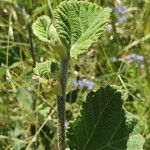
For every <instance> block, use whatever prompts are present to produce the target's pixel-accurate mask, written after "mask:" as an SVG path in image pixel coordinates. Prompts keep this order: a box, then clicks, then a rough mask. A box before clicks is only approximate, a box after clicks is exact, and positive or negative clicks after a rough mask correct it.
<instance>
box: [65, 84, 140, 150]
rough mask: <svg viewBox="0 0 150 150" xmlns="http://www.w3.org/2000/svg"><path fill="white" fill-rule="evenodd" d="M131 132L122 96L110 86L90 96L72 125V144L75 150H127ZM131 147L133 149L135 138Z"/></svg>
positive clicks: (69, 139)
mask: <svg viewBox="0 0 150 150" xmlns="http://www.w3.org/2000/svg"><path fill="white" fill-rule="evenodd" d="M128 122H130V121H129V120H128ZM130 132H131V127H130V129H129V128H128V125H127V122H126V117H125V112H124V110H123V108H122V99H121V94H120V93H118V92H117V91H116V90H114V89H113V88H111V87H110V86H107V87H106V88H104V89H103V88H102V89H99V90H98V91H97V92H95V93H94V92H91V93H89V94H88V96H87V99H86V102H84V103H83V105H82V110H81V116H79V117H77V119H75V121H73V122H72V123H70V125H69V128H68V131H67V137H68V145H69V147H70V149H71V150H73V149H75V150H101V149H102V150H114V149H119V150H126V149H127V142H128V139H129V134H130ZM141 143H142V142H141ZM128 147H130V148H131V147H132V137H131V139H130V142H129V143H128ZM136 147H138V145H136ZM141 147H142V146H141ZM129 150H130V149H129ZM132 150H133V149H132ZM136 150H141V149H136Z"/></svg>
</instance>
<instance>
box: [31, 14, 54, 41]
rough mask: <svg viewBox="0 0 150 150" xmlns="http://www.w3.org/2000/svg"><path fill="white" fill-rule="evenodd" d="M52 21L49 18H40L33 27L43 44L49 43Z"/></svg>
mask: <svg viewBox="0 0 150 150" xmlns="http://www.w3.org/2000/svg"><path fill="white" fill-rule="evenodd" d="M50 26H51V20H50V18H49V17H48V16H41V17H39V18H38V19H37V20H36V21H35V22H34V23H33V25H32V29H33V33H34V34H35V35H36V36H37V37H38V38H39V39H40V40H41V41H43V42H49V40H50V37H49V28H50Z"/></svg>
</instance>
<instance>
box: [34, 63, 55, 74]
mask: <svg viewBox="0 0 150 150" xmlns="http://www.w3.org/2000/svg"><path fill="white" fill-rule="evenodd" d="M51 64H52V62H51V61H45V62H42V63H36V66H35V68H34V69H33V71H34V73H35V74H36V75H38V76H42V75H44V74H46V73H51Z"/></svg>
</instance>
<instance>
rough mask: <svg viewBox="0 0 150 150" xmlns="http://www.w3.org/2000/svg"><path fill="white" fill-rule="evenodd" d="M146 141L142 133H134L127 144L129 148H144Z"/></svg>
mask: <svg viewBox="0 0 150 150" xmlns="http://www.w3.org/2000/svg"><path fill="white" fill-rule="evenodd" d="M144 142H145V139H144V138H143V136H142V135H140V134H133V135H131V136H130V138H129V141H128V144H127V150H143V144H144Z"/></svg>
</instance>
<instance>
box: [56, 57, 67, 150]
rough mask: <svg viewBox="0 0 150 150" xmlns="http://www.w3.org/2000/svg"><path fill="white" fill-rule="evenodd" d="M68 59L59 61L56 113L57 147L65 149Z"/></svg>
mask: <svg viewBox="0 0 150 150" xmlns="http://www.w3.org/2000/svg"><path fill="white" fill-rule="evenodd" d="M68 63H69V59H68V58H66V59H63V60H61V63H60V83H61V90H62V91H61V95H60V96H58V98H57V113H58V148H59V150H64V149H65V98H66V85H67V74H68Z"/></svg>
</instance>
